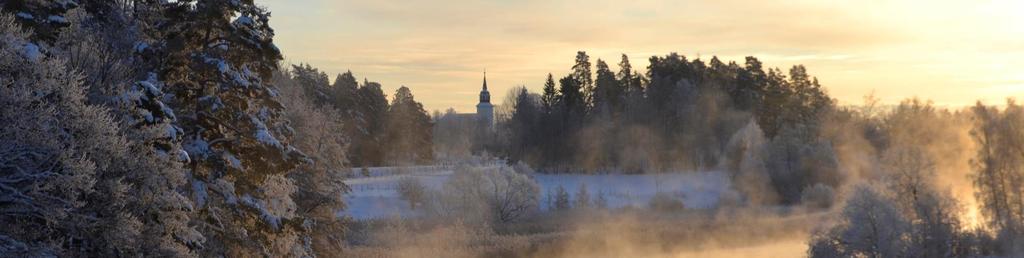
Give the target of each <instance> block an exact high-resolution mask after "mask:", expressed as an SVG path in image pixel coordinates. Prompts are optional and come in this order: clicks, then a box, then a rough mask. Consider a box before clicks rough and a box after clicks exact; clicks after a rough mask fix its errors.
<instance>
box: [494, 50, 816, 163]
mask: <svg viewBox="0 0 1024 258" xmlns="http://www.w3.org/2000/svg"><path fill="white" fill-rule="evenodd" d="M595 63H596V65H591V61H590V57H589V56H587V54H586V53H585V52H579V53H578V54H577V56H576V63H575V65H574V66H573V67H572V69H571V73H570V74H568V75H566V76H564V77H561V78H555V77H554V76H552V75H550V74H549V75H548V78H547V81H546V83H545V84H544V88H543V92H540V93H530V92H528V91H526V90H525V88H517V89H515V90H513V91H512V92H511V96H512V97H509V98H508V99H509V100H510V101H511V103H508V102H509V101H506V103H503V105H506V107H505V108H506V109H508V110H509V112H510V113H509V114H505V116H504V117H505V118H507V119H504V121H502V127H503V128H504V129H505V130H504V131H505V134H506V135H504V137H508V140H506V141H504V142H505V143H508V144H505V145H506V146H498V147H496V148H494V151H495V152H498V153H502V154H504V155H507V156H508V157H509V158H510V159H511V160H513V161H519V160H522V161H525V162H527V163H529V164H531V165H533V166H535V167H538V168H545V169H548V170H555V171H568V170H574V169H579V170H583V171H601V170H624V171H627V172H643V171H668V170H692V169H709V168H712V167H714V166H717V164H718V163H719V162H721V161H722V159H723V150H724V148H725V146H726V144H727V143H728V141H729V139H730V137H732V134H733V133H734V132H736V131H738V130H739V129H740V128H742V127H743V126H745V125H746V124H747V122H748V121H751V120H752V119H753V120H754V121H756V123H757V124H758V125H759V126H760V127H761V128H763V129H764V134H765V136H767V137H768V138H776V136H778V135H783V137H794V138H799V139H800V140H801V141H812V140H813V139H815V138H817V129H816V128H817V127H819V124H820V120H821V117H822V115H823V114H824V113H826V112H828V111H829V110H830V109H832V108H833V106H834V105H833V101H832V100H831V99H830V98H829V97H828V95H827V94H826V93H825V92H824V91H823V90H822V88H821V86H820V85H819V84H818V82H817V80H816V79H814V78H813V77H811V76H810V75H808V74H807V71H806V69H804V67H803V66H794V67H793V68H792V69H790V70H789V72H788V76H787V73H783V72H782V71H781V70H779V69H768V70H765V69H764V68H763V67H762V65H761V62H760V61H759V60H757V58H754V57H747V59H746V62H745V63H744V64H743V65H740V64H737V63H735V62H729V63H724V62H722V61H721V60H719V59H718V58H717V57H713V58H712V59H711V60H710V61H708V62H707V63H705V62H704V61H702V60H700V59H695V60H688V59H687V58H686V57H685V56H681V55H678V54H675V53H672V54H669V55H667V56H663V57H657V56H655V57H651V58H650V64H649V65H648V67H647V71H646V72H641V71H637V70H634V69H633V67H632V65H631V64H630V61H629V59H628V57H626V56H625V55H623V56H622V59H621V61H620V62H619V64H618V66H619V71H618V72H615V71H612V70H611V68H609V66H608V64H607V63H606V62H605V61H603V60H600V59H598V60H596V62H595ZM594 68H596V70H595V69H594Z"/></svg>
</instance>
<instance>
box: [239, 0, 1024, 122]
mask: <svg viewBox="0 0 1024 258" xmlns="http://www.w3.org/2000/svg"><path fill="white" fill-rule="evenodd" d="M257 3H259V4H260V5H263V6H265V7H267V8H268V9H269V10H270V11H271V14H272V17H271V20H270V22H271V26H273V27H274V29H275V32H276V37H275V38H274V41H275V43H276V44H277V46H278V47H279V48H281V50H282V52H283V53H284V55H285V61H286V62H288V63H293V64H297V63H309V64H311V65H313V66H314V67H318V68H320V69H321V70H323V71H325V72H327V73H328V74H329V75H330V77H331V79H332V80H333V78H334V76H335V75H336V74H338V73H342V72H345V71H349V70H351V71H352V72H353V73H354V74H355V76H356V78H359V79H360V81H361V80H362V78H366V79H369V80H370V81H377V82H380V83H382V84H383V85H384V90H385V93H386V94H388V95H389V96H390V95H393V94H394V91H395V90H396V89H397V88H398V87H400V86H402V85H404V86H407V87H409V88H410V89H411V90H412V92H413V94H414V95H415V97H416V100H417V101H420V102H422V103H423V104H424V107H425V108H426V109H427V110H428V111H433V110H442V111H443V110H446V109H448V108H455V109H456V110H457V111H459V112H474V110H475V109H474V106H475V105H476V103H477V94H478V93H479V91H480V85H481V81H482V77H483V73H484V71H485V70H486V71H487V82H488V87H489V88H490V90H491V94H492V102H495V104H500V103H501V102H502V100H503V99H504V98H505V95H506V91H508V89H510V88H512V87H514V86H518V85H524V86H526V87H527V88H528V89H530V91H534V92H537V91H539V90H540V89H541V87H542V86H543V83H544V79H545V78H546V76H547V74H548V73H552V74H554V75H555V76H556V78H557V77H560V76H564V75H566V74H568V73H569V70H570V68H571V67H572V63H573V62H574V58H575V56H576V51H586V52H587V53H588V54H589V55H590V57H591V62H592V63H594V62H596V60H595V59H603V60H605V61H606V62H607V63H609V65H610V66H611V67H612V68H613V70H617V68H618V67H617V65H616V64H617V63H618V62H619V60H620V58H621V55H622V54H626V55H628V56H629V57H630V61H631V63H632V64H633V67H634V68H639V69H642V68H645V67H646V66H647V64H648V62H647V59H648V58H650V57H651V56H654V55H658V56H664V55H666V54H669V53H671V52H677V53H679V54H682V55H686V56H687V57H688V58H690V59H693V58H700V59H702V60H705V61H708V60H710V59H711V57H712V56H718V57H719V59H722V60H723V61H726V62H728V61H736V62H738V63H741V64H742V63H743V58H744V57H745V56H756V57H757V58H758V59H759V60H761V62H762V63H764V64H765V66H767V67H779V68H782V69H783V70H788V68H789V67H791V66H792V65H795V64H804V65H806V66H807V69H808V72H809V73H810V74H812V75H814V76H816V77H817V78H818V79H819V81H820V82H821V84H822V85H823V86H824V87H825V88H826V89H827V91H828V92H829V93H830V94H831V95H832V96H833V97H834V98H836V99H837V100H839V102H840V104H846V105H855V104H861V103H862V102H863V101H862V100H863V98H864V96H866V95H868V94H872V93H873V94H874V95H875V96H876V97H877V98H878V99H880V100H881V101H882V102H883V103H887V104H894V103H898V102H899V101H900V100H903V99H906V98H911V97H918V98H922V99H927V100H932V101H934V103H935V104H936V105H940V106H950V107H957V106H965V105H973V104H974V103H975V102H976V101H978V100H981V101H983V102H985V103H986V104H1001V103H1004V102H1005V99H1006V98H1008V97H1017V98H1018V99H1024V14H1022V13H1024V1H1019V0H995V1H985V0H977V1H943V0H933V1H879V0H859V1H802V0H801V1H739V0H716V1H685V0H675V1H650V0H631V1H605V0H591V1H550V0H548V1H543V0H539V1H535V0H522V1H511V0H509V1H505V0H502V1H461V0H451V1H421V0H409V1H376V0H375V1H347V0H342V1H338V0H262V1H261V0H257Z"/></svg>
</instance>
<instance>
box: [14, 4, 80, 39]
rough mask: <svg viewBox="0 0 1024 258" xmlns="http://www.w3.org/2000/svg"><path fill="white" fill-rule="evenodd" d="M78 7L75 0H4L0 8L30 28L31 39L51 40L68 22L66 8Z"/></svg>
mask: <svg viewBox="0 0 1024 258" xmlns="http://www.w3.org/2000/svg"><path fill="white" fill-rule="evenodd" d="M75 7H78V3H77V2H76V1H75V0H6V1H4V2H0V10H3V12H6V13H11V14H13V15H14V17H15V20H16V21H17V22H18V23H19V24H21V25H22V26H24V27H25V28H28V29H30V30H31V31H32V32H33V33H32V34H31V36H30V37H32V38H31V40H32V41H43V42H52V41H53V40H55V39H56V38H57V34H58V31H59V30H60V29H61V28H64V27H67V26H68V25H70V23H69V22H68V21H67V18H65V14H66V13H67V11H68V10H71V9H73V8H75Z"/></svg>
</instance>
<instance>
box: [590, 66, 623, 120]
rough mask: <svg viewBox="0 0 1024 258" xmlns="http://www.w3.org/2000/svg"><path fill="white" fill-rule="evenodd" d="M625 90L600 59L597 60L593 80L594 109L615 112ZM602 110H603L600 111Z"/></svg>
mask: <svg viewBox="0 0 1024 258" xmlns="http://www.w3.org/2000/svg"><path fill="white" fill-rule="evenodd" d="M624 94H625V90H624V88H623V87H622V85H621V84H619V81H618V80H617V79H616V78H615V73H613V72H612V71H611V70H610V69H609V68H608V64H606V63H605V62H604V61H602V60H601V59H598V60H597V81H596V82H594V109H595V110H597V111H599V112H606V113H610V112H617V111H618V110H619V108H620V105H621V103H622V100H623V99H624V96H623V95H624ZM602 110H603V111H602Z"/></svg>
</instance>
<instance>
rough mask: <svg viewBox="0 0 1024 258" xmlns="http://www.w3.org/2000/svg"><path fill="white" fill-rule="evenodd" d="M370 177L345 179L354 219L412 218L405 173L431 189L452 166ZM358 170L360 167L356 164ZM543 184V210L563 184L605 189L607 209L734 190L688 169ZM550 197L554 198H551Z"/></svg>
mask: <svg viewBox="0 0 1024 258" xmlns="http://www.w3.org/2000/svg"><path fill="white" fill-rule="evenodd" d="M368 172H369V174H370V176H369V177H364V176H362V175H358V176H357V177H355V178H351V179H348V180H345V183H346V184H348V185H349V187H351V188H352V191H351V192H349V193H348V194H347V195H346V198H345V201H346V203H347V204H348V208H347V209H346V210H345V211H343V212H342V214H344V215H348V216H351V217H352V218H354V219H370V218H381V217H389V216H401V217H408V216H412V215H415V214H416V213H415V212H414V211H413V210H411V209H409V207H408V204H407V203H406V202H404V201H402V200H401V199H399V197H398V191H397V188H398V181H399V179H401V178H402V177H415V178H417V179H419V180H420V181H421V182H423V184H424V185H426V186H427V187H428V188H430V189H433V190H438V189H440V188H441V186H442V185H443V184H444V182H445V181H447V180H448V177H449V176H451V175H452V173H453V170H452V168H451V167H436V166H422V167H406V168H369V169H368ZM356 173H357V174H359V173H360V170H359V169H356ZM531 177H532V178H533V179H534V180H537V183H538V184H539V185H540V188H541V192H542V195H541V199H540V201H541V203H540V207H541V209H542V210H546V209H547V208H548V203H547V202H548V200H549V197H548V196H549V195H551V196H553V195H554V193H555V190H556V189H557V188H558V186H562V187H564V188H565V189H566V191H567V192H569V194H570V195H571V196H572V199H574V200H575V198H576V193H577V191H578V190H579V187H580V186H582V185H584V184H585V185H586V187H587V190H588V193H589V194H590V199H591V200H596V199H597V196H598V195H599V194H603V195H604V196H605V198H606V199H607V201H608V208H612V209H614V208H622V207H629V206H632V207H647V205H648V202H649V201H650V199H651V197H653V196H654V195H655V194H656V193H659V192H662V193H667V194H670V195H672V196H674V197H676V198H679V199H681V200H682V201H683V205H684V206H685V207H686V208H691V209H706V208H711V207H715V206H716V205H717V204H718V201H719V199H720V198H721V197H722V196H723V195H725V194H728V193H730V191H732V190H731V189H732V188H731V186H730V183H729V178H728V177H727V176H726V175H725V174H724V173H720V172H687V173H671V174H645V175H621V174H604V175H580V174H533V175H531ZM550 199H554V198H553V197H552V198H550Z"/></svg>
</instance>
